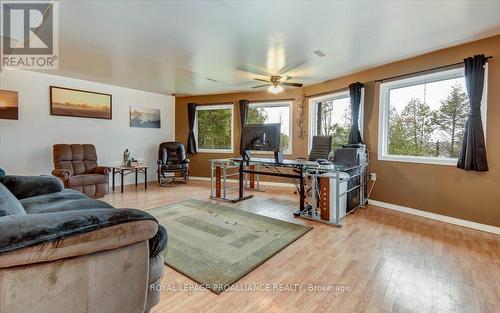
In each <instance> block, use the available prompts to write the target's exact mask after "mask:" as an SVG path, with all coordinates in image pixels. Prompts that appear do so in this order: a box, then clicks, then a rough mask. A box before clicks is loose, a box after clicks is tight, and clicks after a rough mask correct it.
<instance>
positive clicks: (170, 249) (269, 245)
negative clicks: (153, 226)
mask: <svg viewBox="0 0 500 313" xmlns="http://www.w3.org/2000/svg"><path fill="white" fill-rule="evenodd" d="M148 212H149V213H151V214H152V215H153V216H155V217H156V218H157V219H158V221H159V222H160V224H162V225H163V226H165V227H166V228H167V232H168V245H167V249H166V251H165V252H164V253H165V254H164V257H165V263H166V264H167V265H168V266H170V267H172V268H173V269H175V270H176V271H178V272H180V273H182V274H184V275H186V276H187V277H189V278H191V279H192V280H194V281H196V282H198V283H200V284H201V285H202V286H204V287H205V288H207V289H210V290H211V291H213V292H215V293H216V294H220V293H221V292H223V291H224V290H226V289H227V288H229V287H230V286H231V284H233V283H235V282H236V281H238V280H239V279H240V278H241V277H243V276H245V275H246V274H248V273H249V272H251V271H252V270H254V269H255V268H257V267H258V266H259V265H261V264H262V263H264V262H265V261H266V260H268V259H269V258H271V257H272V256H274V255H275V254H277V253H278V252H279V251H281V250H282V249H284V248H285V247H287V246H288V245H290V244H291V243H292V242H294V241H295V240H297V239H298V238H300V237H301V236H302V235H304V234H305V233H307V232H308V231H309V230H311V229H312V228H311V227H308V226H304V225H298V224H293V223H289V222H285V221H280V220H276V219H273V218H269V217H266V216H262V215H258V214H254V213H250V212H246V211H243V210H241V209H235V208H231V207H227V206H222V205H216V204H212V203H209V202H205V201H200V200H188V201H184V202H181V203H176V204H173V205H168V206H164V207H160V208H156V209H152V210H149V211H148Z"/></svg>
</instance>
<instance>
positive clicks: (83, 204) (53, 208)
mask: <svg viewBox="0 0 500 313" xmlns="http://www.w3.org/2000/svg"><path fill="white" fill-rule="evenodd" d="M23 206H24V209H25V210H26V213H28V214H37V213H51V212H62V211H76V210H91V209H112V208H113V207H112V206H111V205H109V204H108V203H106V202H104V201H99V200H94V199H77V200H59V201H55V202H45V203H43V204H41V203H38V204H33V203H31V205H24V204H23Z"/></svg>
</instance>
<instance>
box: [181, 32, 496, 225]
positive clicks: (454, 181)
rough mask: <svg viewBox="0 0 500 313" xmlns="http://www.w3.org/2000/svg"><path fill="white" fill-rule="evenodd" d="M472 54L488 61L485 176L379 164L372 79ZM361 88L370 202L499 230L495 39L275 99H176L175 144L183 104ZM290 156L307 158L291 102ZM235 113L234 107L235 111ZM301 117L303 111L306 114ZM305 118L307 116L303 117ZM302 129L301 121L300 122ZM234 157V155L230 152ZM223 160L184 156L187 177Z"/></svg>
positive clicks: (184, 138) (183, 139) (184, 119)
mask: <svg viewBox="0 0 500 313" xmlns="http://www.w3.org/2000/svg"><path fill="white" fill-rule="evenodd" d="M474 54H485V55H489V56H493V59H491V60H490V61H489V65H488V109H487V113H488V115H487V127H486V140H487V142H486V144H487V153H488V162H489V168H490V171H489V172H484V173H479V172H468V171H463V170H460V169H457V168H456V167H453V166H444V165H428V164H414V163H402V162H394V161H379V160H378V159H377V157H378V156H377V149H378V114H379V113H378V102H379V101H378V99H379V86H378V84H377V83H375V82H374V81H375V80H377V79H381V78H385V77H390V76H395V75H400V74H406V73H410V72H414V71H420V70H425V69H430V68H433V67H438V66H442V65H447V64H450V63H455V62H460V61H461V60H463V58H465V57H468V56H472V55H474ZM356 81H360V82H362V83H364V84H365V108H364V140H365V143H366V144H367V145H368V147H369V149H370V171H371V172H374V173H377V179H378V181H377V184H376V186H375V188H374V190H373V193H372V196H371V198H372V199H374V200H379V201H383V202H387V203H392V204H397V205H402V206H407V207H411V208H416V209H421V210H425V211H429V212H433V213H437V214H443V215H448V216H452V217H456V218H460V219H465V220H470V221H474V222H478V223H484V224H489V225H494V226H500V209H499V206H498V204H497V199H496V197H494V196H495V195H496V193H500V103H499V102H500V36H495V37H490V38H487V39H483V40H479V41H475V42H472V43H468V44H464V45H460V46H457V47H452V48H448V49H444V50H440V51H436V52H432V53H429V54H425V55H421V56H418V57H413V58H410V59H406V60H403V61H399V62H395V63H390V64H387V65H383V66H379V67H375V68H372V69H369V70H366V71H362V72H359V73H355V74H351V75H348V76H345V77H340V78H336V79H332V80H329V81H326V82H323V83H320V84H315V85H312V86H307V87H304V88H301V89H291V90H289V91H287V92H286V93H283V94H280V95H278V96H274V97H273V96H272V95H270V94H268V93H266V92H259V93H250V92H249V93H232V94H220V95H207V96H195V97H179V98H177V99H176V132H175V135H176V139H177V140H179V141H181V142H187V131H188V128H187V108H186V104H187V103H188V102H194V103H200V104H209V103H220V102H226V103H227V102H233V103H237V101H238V100H240V99H248V100H250V101H252V100H271V99H273V98H275V99H283V98H295V99H299V98H300V97H301V94H302V93H304V94H305V95H306V96H311V95H314V94H318V93H325V92H330V91H334V90H339V89H344V88H346V87H347V86H348V85H349V84H350V83H353V82H356ZM294 104H295V106H294V115H293V118H294V125H293V126H294V127H293V155H292V157H296V156H304V155H306V154H307V138H305V139H303V140H300V139H298V138H297V127H296V126H297V123H296V122H297V118H298V114H297V105H296V104H297V101H295V102H294ZM235 108H236V109H237V106H235ZM306 111H307V110H306ZM238 114H239V112H238V111H237V110H236V111H235V119H236V120H235V127H236V128H237V129H236V130H235V138H234V140H235V143H234V146H235V148H236V149H237V148H238V146H239V142H238V140H239V125H240V124H239V115H238ZM306 114H307V112H306ZM306 124H307V119H306ZM235 151H237V150H235ZM227 156H228V154H204V153H203V154H202V153H200V154H197V155H192V156H190V159H191V161H192V172H191V175H193V176H209V175H210V170H209V160H210V159H212V158H222V157H227Z"/></svg>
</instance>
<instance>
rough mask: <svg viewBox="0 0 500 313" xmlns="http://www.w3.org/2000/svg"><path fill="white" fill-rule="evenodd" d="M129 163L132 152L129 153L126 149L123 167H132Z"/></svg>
mask: <svg viewBox="0 0 500 313" xmlns="http://www.w3.org/2000/svg"><path fill="white" fill-rule="evenodd" d="M129 162H130V151H128V149H125V151H123V162H122V166H130V164H129Z"/></svg>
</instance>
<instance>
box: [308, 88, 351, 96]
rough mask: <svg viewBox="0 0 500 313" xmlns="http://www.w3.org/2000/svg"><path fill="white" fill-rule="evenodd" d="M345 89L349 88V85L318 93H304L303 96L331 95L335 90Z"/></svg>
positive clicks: (341, 90)
mask: <svg viewBox="0 0 500 313" xmlns="http://www.w3.org/2000/svg"><path fill="white" fill-rule="evenodd" d="M346 90H349V87H345V88H340V89H335V90H328V91H323V92H318V93H312V94H309V95H305V96H306V97H308V98H310V97H319V96H324V95H331V94H334V93H337V92H343V91H346Z"/></svg>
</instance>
